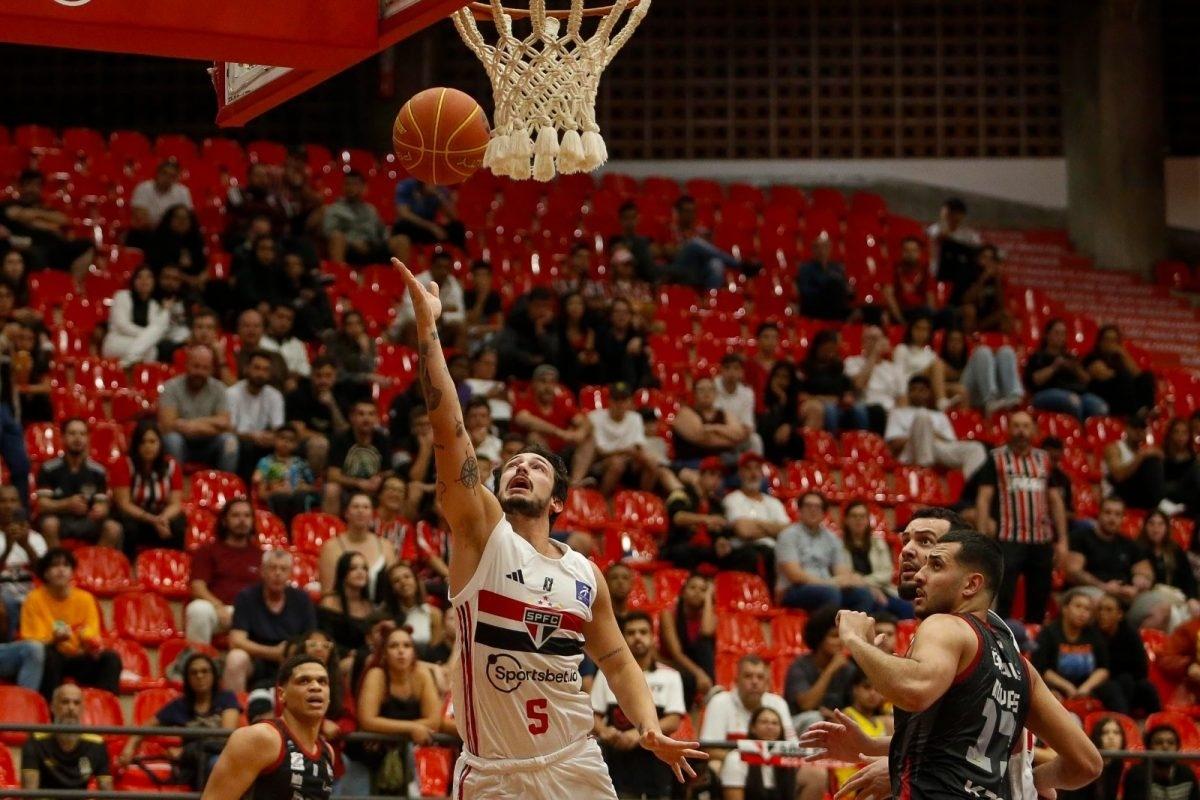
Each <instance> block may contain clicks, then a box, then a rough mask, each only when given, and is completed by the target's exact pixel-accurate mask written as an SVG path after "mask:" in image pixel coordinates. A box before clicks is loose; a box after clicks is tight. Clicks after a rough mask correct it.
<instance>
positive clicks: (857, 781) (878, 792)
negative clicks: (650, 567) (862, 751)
mask: <svg viewBox="0 0 1200 800" xmlns="http://www.w3.org/2000/svg"><path fill="white" fill-rule="evenodd" d="M891 796H892V780H891V776H890V775H889V774H888V760H887V759H886V758H877V759H875V760H874V761H872V762H871V763H870V764H867V766H865V767H863V768H862V769H860V770H859V771H858V772H856V773H854V774H853V775H852V776H850V779H849V780H847V781H846V782H845V783H843V784H842V786H841V788H840V789H838V793H837V794H835V795H834V796H833V797H834V800H845V798H850V797H853V798H855V800H887V798H889V797H891Z"/></svg>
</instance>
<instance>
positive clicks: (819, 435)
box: [804, 428, 841, 468]
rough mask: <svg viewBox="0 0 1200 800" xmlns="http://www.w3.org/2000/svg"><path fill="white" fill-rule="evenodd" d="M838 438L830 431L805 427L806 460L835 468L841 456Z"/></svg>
mask: <svg viewBox="0 0 1200 800" xmlns="http://www.w3.org/2000/svg"><path fill="white" fill-rule="evenodd" d="M840 457H841V456H840V454H839V453H838V446H837V439H835V438H833V434H832V433H830V432H829V431H814V430H811V429H809V428H805V429H804V460H805V461H815V462H817V463H818V464H820V465H821V466H823V467H828V468H833V467H835V466H836V465H837V462H838V459H839V458H840Z"/></svg>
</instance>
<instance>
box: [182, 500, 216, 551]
mask: <svg viewBox="0 0 1200 800" xmlns="http://www.w3.org/2000/svg"><path fill="white" fill-rule="evenodd" d="M183 510H184V515H185V517H186V518H187V530H186V532H185V533H184V537H183V547H184V549H185V550H187V551H188V552H189V553H194V552H196V551H197V550H199V549H200V548H201V547H204V546H205V545H207V544H210V543H212V542H213V541H215V540H216V538H217V536H216V530H217V515H216V514H215V513H213V512H212V511H209V510H208V509H206V508H201V507H200V506H198V505H196V504H195V503H185V504H184V506H183Z"/></svg>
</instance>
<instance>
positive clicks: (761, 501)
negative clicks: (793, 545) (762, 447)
mask: <svg viewBox="0 0 1200 800" xmlns="http://www.w3.org/2000/svg"><path fill="white" fill-rule="evenodd" d="M762 465H763V458H762V456H760V455H758V454H757V453H742V456H741V458H739V459H738V481H739V487H740V488H738V489H735V490H734V491H732V492H730V493H729V494H727V495H725V502H724V506H725V518H726V519H727V520H729V527H730V529H731V530H732V531H733V535H734V538H732V539H730V542H729V543H730V544H731V545H732V546H733V549H734V550H737V549H747V550H752V551H756V552H755V554H756V556H757V558H758V559H759V560H760V561H762V562H763V563H764V565H765V566H766V567H767V569H768V571H769V570H770V562H771V553H772V551H774V550H776V547H775V538H776V537H777V536H779V535H780V531H782V530H784V529H785V528H786V527H787V526H788V524H789V523H790V522H791V520H790V519H789V518H788V515H787V511H786V510H785V509H784V507H783V503H781V502H780V501H779V498H777V497H772V496H771V495H769V494H766V493H765V492H763V490H762V485H763V471H762ZM776 558H778V556H776Z"/></svg>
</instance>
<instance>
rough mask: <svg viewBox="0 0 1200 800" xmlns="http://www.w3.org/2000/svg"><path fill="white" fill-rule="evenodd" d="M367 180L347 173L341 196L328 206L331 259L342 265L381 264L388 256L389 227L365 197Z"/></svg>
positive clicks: (326, 225)
mask: <svg viewBox="0 0 1200 800" xmlns="http://www.w3.org/2000/svg"><path fill="white" fill-rule="evenodd" d="M366 191H367V182H366V179H365V178H363V176H362V174H361V173H359V172H354V171H351V172H347V173H346V178H345V180H344V182H343V184H342V196H341V197H340V198H338V199H337V200H335V201H334V202H333V203H331V204H329V205H327V206H325V216H324V218H323V222H322V228H323V231H324V234H325V245H326V247H327V249H328V252H329V260H330V261H335V262H337V263H339V264H378V263H381V262H384V261H387V259H388V250H387V229H386V228H385V227H384V225H383V220H381V219H380V218H379V212H378V211H376V210H375V206H373V205H371V204H370V203H368V202H367V201H366V200H365V199H364V198H365V195H366Z"/></svg>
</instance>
